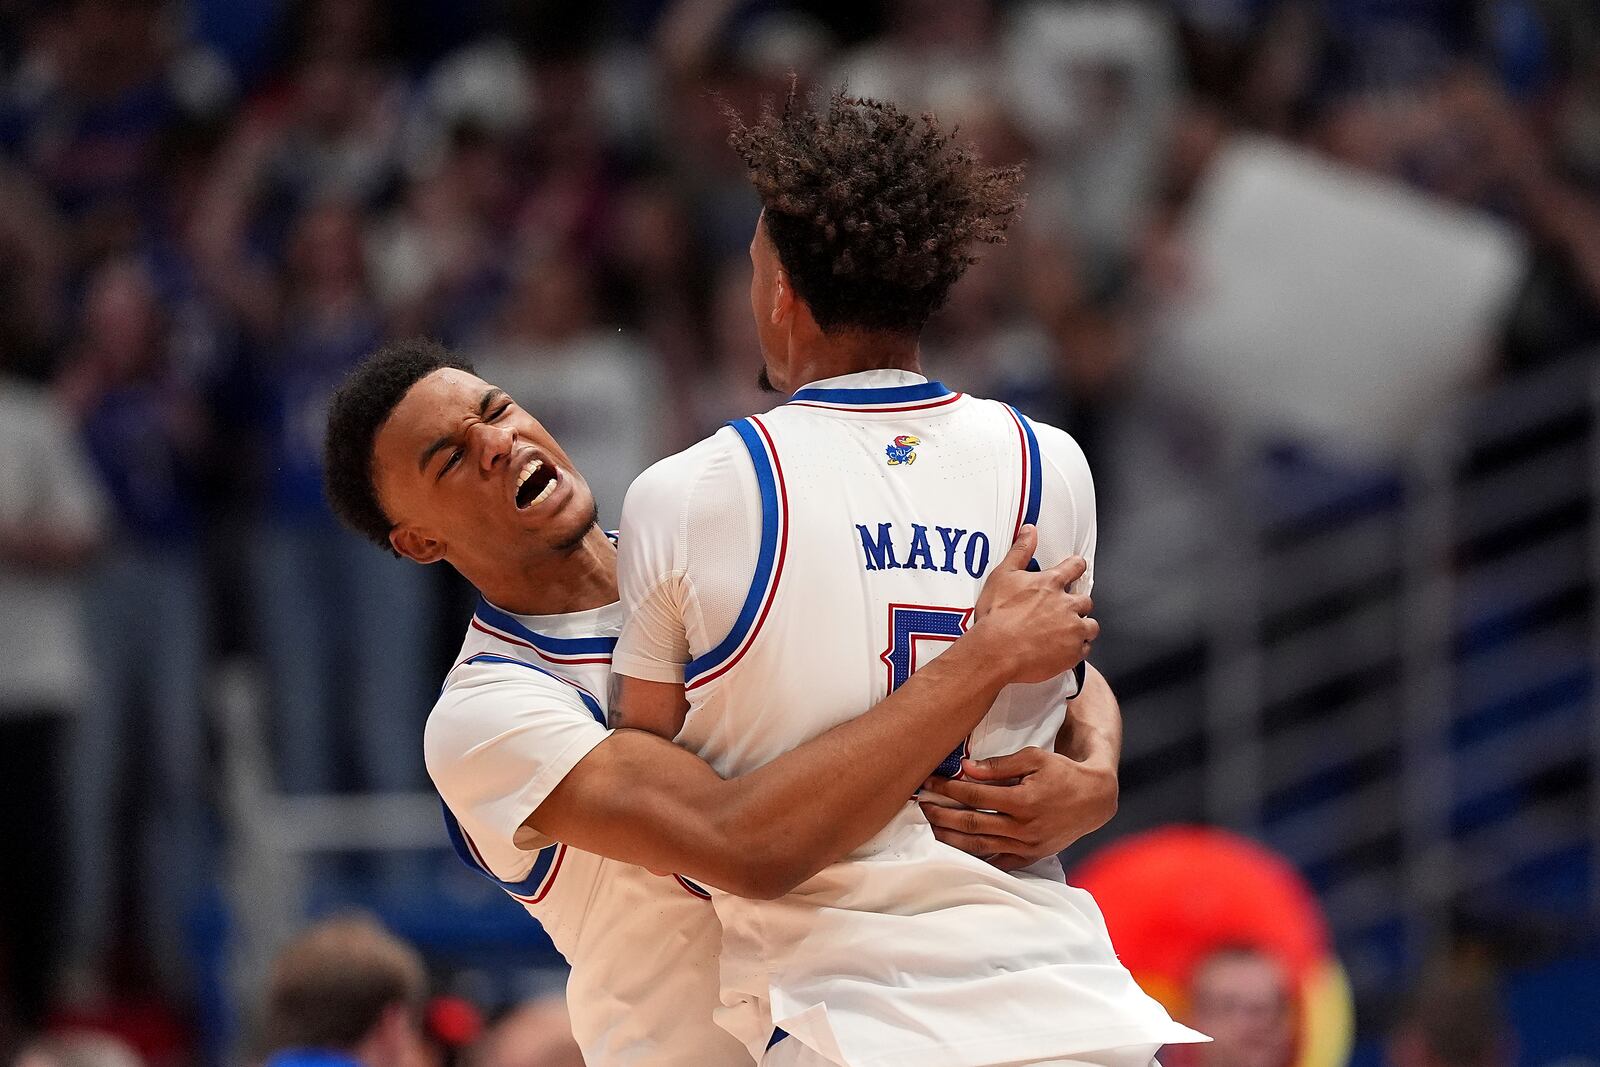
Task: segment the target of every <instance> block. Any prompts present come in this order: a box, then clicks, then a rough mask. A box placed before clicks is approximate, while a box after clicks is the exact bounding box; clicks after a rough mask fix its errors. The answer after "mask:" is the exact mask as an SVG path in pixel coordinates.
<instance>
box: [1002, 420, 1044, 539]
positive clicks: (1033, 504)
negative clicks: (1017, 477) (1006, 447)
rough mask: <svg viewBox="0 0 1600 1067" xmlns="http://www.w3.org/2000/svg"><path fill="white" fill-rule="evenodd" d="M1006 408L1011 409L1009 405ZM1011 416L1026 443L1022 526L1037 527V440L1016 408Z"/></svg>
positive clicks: (1038, 468) (1038, 469) (1039, 471)
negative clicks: (1024, 500)
mask: <svg viewBox="0 0 1600 1067" xmlns="http://www.w3.org/2000/svg"><path fill="white" fill-rule="evenodd" d="M1006 407H1008V408H1011V405H1010V404H1007V405H1006ZM1011 414H1013V415H1015V416H1016V417H1017V425H1018V426H1021V427H1022V436H1023V439H1024V440H1025V441H1026V442H1027V445H1026V449H1027V453H1028V506H1027V507H1026V508H1025V509H1024V511H1023V519H1022V522H1023V525H1025V526H1037V525H1038V524H1039V483H1040V479H1041V467H1040V462H1039V439H1038V438H1037V437H1035V436H1034V433H1033V424H1032V423H1031V422H1029V421H1028V417H1027V416H1026V415H1024V414H1023V413H1022V412H1020V411H1018V410H1017V409H1016V408H1011Z"/></svg>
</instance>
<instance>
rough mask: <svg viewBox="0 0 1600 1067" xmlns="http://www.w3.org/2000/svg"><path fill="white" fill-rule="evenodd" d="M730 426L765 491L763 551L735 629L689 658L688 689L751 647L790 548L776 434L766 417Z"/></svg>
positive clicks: (728, 666) (718, 674) (707, 679)
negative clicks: (713, 646) (766, 423)
mask: <svg viewBox="0 0 1600 1067" xmlns="http://www.w3.org/2000/svg"><path fill="white" fill-rule="evenodd" d="M728 425H729V426H731V427H733V429H734V431H735V432H736V433H738V435H739V440H740V441H741V442H742V443H743V444H744V447H745V449H746V450H747V451H748V452H749V453H750V461H751V463H753V464H754V465H755V470H756V484H757V485H758V486H759V487H760V490H761V550H760V552H759V554H758V555H757V556H756V571H755V576H754V577H753V578H752V579H751V581H750V591H749V592H748V593H746V594H745V599H744V606H743V607H742V608H741V609H740V610H739V617H738V618H737V619H735V620H734V623H733V629H732V630H730V631H729V632H728V635H727V636H726V637H724V638H723V639H722V641H721V643H719V644H718V645H717V647H715V648H713V649H712V650H711V651H710V652H707V653H706V654H705V655H703V656H698V657H696V658H695V659H693V660H690V661H689V664H688V666H686V667H685V668H684V671H683V681H684V689H685V690H693V689H696V688H698V687H699V686H702V685H705V684H706V683H707V682H711V681H715V680H716V679H718V678H720V677H722V676H723V675H724V674H726V673H727V672H728V671H730V670H732V669H733V666H734V664H736V663H738V662H739V660H740V659H741V658H742V657H743V656H744V654H745V653H746V652H747V651H749V649H750V646H751V644H752V643H754V641H755V639H756V635H757V634H758V633H760V632H761V626H762V624H763V623H765V622H766V621H767V614H768V613H769V612H770V611H771V610H772V601H773V598H774V596H775V595H776V594H777V591H778V583H779V581H781V580H782V578H783V562H784V558H785V557H786V556H787V555H788V550H789V491H788V488H787V486H786V485H785V484H784V480H783V463H782V462H781V461H780V460H779V458H778V450H777V448H776V447H775V446H774V445H773V443H772V435H771V434H769V433H768V432H767V428H766V427H765V426H764V425H762V423H761V420H760V419H758V418H755V417H753V416H752V417H751V418H748V419H739V420H737V421H735V422H730V423H728Z"/></svg>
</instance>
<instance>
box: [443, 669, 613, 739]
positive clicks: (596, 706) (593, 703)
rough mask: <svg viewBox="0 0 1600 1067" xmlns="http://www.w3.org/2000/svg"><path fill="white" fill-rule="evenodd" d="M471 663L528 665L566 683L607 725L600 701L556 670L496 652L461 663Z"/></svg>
mask: <svg viewBox="0 0 1600 1067" xmlns="http://www.w3.org/2000/svg"><path fill="white" fill-rule="evenodd" d="M469 663H509V664H512V665H513V666H516V667H526V668H527V669H528V670H530V671H538V672H539V673H540V674H542V675H544V676H545V677H547V678H554V679H555V680H556V681H558V682H562V683H564V684H566V685H567V686H568V687H569V688H570V689H571V690H572V691H573V692H574V693H577V694H578V699H579V700H581V701H583V706H584V707H586V708H588V709H589V714H590V715H593V716H594V721H595V722H597V723H599V724H600V725H601V726H604V725H606V713H605V711H604V710H602V709H601V707H600V702H599V701H598V700H596V699H595V698H594V697H593V696H592V695H590V693H589V692H588V691H587V690H586V689H584V688H583V687H582V686H580V685H578V684H577V683H576V682H572V681H569V680H568V679H566V678H563V677H561V675H559V674H557V673H556V672H554V671H547V670H545V669H544V668H543V667H536V666H534V665H533V664H532V663H526V662H524V661H523V660H520V659H514V658H512V657H511V656H502V655H499V654H498V653H494V652H479V653H478V654H477V655H476V656H473V657H471V658H470V659H466V660H463V661H462V663H461V665H462V666H463V667H464V666H466V665H467V664H469Z"/></svg>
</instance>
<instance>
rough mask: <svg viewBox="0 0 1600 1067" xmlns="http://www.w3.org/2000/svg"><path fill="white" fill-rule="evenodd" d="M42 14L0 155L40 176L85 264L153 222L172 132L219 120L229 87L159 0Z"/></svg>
mask: <svg viewBox="0 0 1600 1067" xmlns="http://www.w3.org/2000/svg"><path fill="white" fill-rule="evenodd" d="M43 10H45V11H46V12H47V13H46V14H44V15H42V16H41V17H40V18H39V19H38V20H37V21H36V22H35V23H34V24H33V26H32V27H31V29H32V33H31V35H30V40H29V45H28V48H27V51H26V53H25V54H24V56H23V58H22V59H21V62H20V63H19V66H18V69H17V71H16V73H15V74H14V76H13V77H12V79H11V82H10V84H9V85H8V86H6V87H5V89H4V92H3V94H0V150H4V151H5V152H6V154H7V155H10V156H11V157H12V158H15V159H19V160H22V161H24V162H25V163H26V164H27V165H28V167H29V168H30V169H31V170H32V171H33V172H34V173H35V174H36V175H38V176H39V178H40V180H41V181H42V182H43V183H44V185H45V188H46V189H47V190H48V191H49V193H50V195H51V196H52V198H53V199H54V200H55V203H56V205H57V206H58V207H59V208H60V209H61V210H62V212H64V214H65V215H66V217H67V218H68V219H69V220H70V221H71V223H72V226H73V229H72V233H71V246H72V251H73V253H74V258H75V259H77V260H78V261H80V262H87V261H91V260H92V259H94V258H95V257H96V256H98V255H101V254H105V253H107V252H109V251H112V250H115V249H119V248H125V247H127V246H128V245H129V244H130V243H131V240H130V235H132V234H135V233H137V232H139V231H140V230H141V229H144V228H146V227H147V226H149V224H150V223H151V221H152V219H153V216H154V215H155V214H156V212H157V210H158V204H159V200H160V188H159V184H158V183H159V179H160V177H161V158H160V157H161V154H162V152H163V150H164V147H165V146H164V137H165V135H166V134H167V133H168V132H169V131H170V130H172V129H174V128H175V127H176V126H177V125H178V124H179V123H181V122H183V121H188V120H197V119H200V118H202V117H206V116H211V115H214V114H215V113H216V112H217V111H218V109H219V108H220V107H221V106H222V105H224V104H225V103H226V102H227V100H228V98H229V96H230V94H231V87H230V85H229V83H228V77H227V74H226V71H225V70H224V69H223V68H222V67H221V66H220V64H219V63H218V62H217V61H216V60H215V59H214V57H211V56H209V55H208V54H206V53H204V52H202V51H200V50H199V49H190V48H187V47H186V46H185V44H184V42H182V41H181V40H179V39H177V38H175V37H174V36H173V34H172V33H171V32H170V31H171V30H172V29H173V26H172V24H171V23H170V22H169V21H168V20H167V19H166V18H165V17H164V13H163V5H162V4H161V3H159V2H158V0H72V2H70V3H66V4H61V5H49V6H47V8H45V9H43Z"/></svg>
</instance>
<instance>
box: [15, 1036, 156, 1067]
mask: <svg viewBox="0 0 1600 1067" xmlns="http://www.w3.org/2000/svg"><path fill="white" fill-rule="evenodd" d="M14 1067H144V1061H143V1060H142V1059H140V1058H139V1054H138V1053H137V1052H135V1051H134V1050H133V1049H132V1048H131V1047H130V1046H128V1045H127V1044H125V1043H124V1042H122V1041H120V1040H119V1039H117V1038H115V1037H110V1036H108V1035H106V1034H93V1033H80V1032H68V1033H62V1034H52V1035H51V1036H49V1037H44V1038H40V1039H39V1040H37V1041H35V1042H33V1043H32V1044H30V1045H28V1046H26V1047H25V1048H23V1050H22V1051H21V1052H20V1053H18V1054H17V1058H16V1061H15V1065H14Z"/></svg>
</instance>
